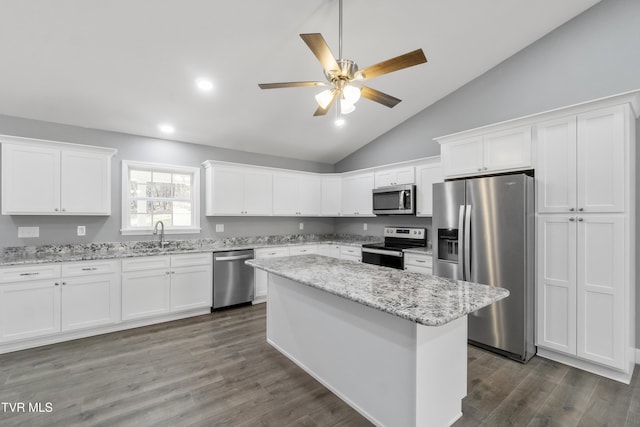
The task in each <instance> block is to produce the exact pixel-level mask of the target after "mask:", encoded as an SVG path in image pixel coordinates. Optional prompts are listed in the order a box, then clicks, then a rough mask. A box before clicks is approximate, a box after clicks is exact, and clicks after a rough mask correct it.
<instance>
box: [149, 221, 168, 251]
mask: <svg viewBox="0 0 640 427" xmlns="http://www.w3.org/2000/svg"><path fill="white" fill-rule="evenodd" d="M158 225H160V248H164V247H165V246H166V245H168V244H169V242H165V240H164V222H162V221H158V222H156V225H155V226H154V227H153V234H158Z"/></svg>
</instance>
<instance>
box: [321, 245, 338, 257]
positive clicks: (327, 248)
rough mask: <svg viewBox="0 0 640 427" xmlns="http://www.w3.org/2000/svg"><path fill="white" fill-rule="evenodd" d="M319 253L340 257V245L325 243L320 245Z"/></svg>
mask: <svg viewBox="0 0 640 427" xmlns="http://www.w3.org/2000/svg"><path fill="white" fill-rule="evenodd" d="M318 254H319V255H324V256H328V257H332V258H340V245H333V244H329V243H323V244H321V245H318Z"/></svg>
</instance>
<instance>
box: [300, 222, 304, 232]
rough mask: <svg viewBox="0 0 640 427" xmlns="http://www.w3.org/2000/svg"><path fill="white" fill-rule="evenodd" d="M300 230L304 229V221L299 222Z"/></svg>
mask: <svg viewBox="0 0 640 427" xmlns="http://www.w3.org/2000/svg"><path fill="white" fill-rule="evenodd" d="M300 230H304V222H301V223H300Z"/></svg>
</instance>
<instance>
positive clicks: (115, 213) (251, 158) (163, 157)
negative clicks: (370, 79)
mask: <svg viewBox="0 0 640 427" xmlns="http://www.w3.org/2000/svg"><path fill="white" fill-rule="evenodd" d="M0 134H4V135H15V136H22V137H28V138H40V139H49V140H55V141H65V142H71V143H77V144H86V145H98V146H103V147H112V148H116V149H117V150H118V154H117V155H116V157H115V158H114V159H113V163H112V180H111V186H112V197H111V211H112V215H111V216H109V217H92V216H73V217H56V216H18V215H16V216H6V215H0V247H7V246H22V245H42V244H52V243H89V242H115V241H121V240H145V239H151V238H153V237H152V236H124V237H123V236H121V234H120V227H121V222H120V209H121V206H122V203H121V198H120V197H121V190H120V188H121V187H120V186H121V183H120V181H121V171H122V160H138V161H145V162H154V163H165V164H173V165H182V166H200V164H201V163H202V162H203V161H205V160H223V161H230V162H239V163H248V164H255V165H261V166H271V167H278V168H287V169H296V170H304V171H311V172H332V171H333V166H332V165H329V164H324V163H314V162H308V161H302V160H292V159H285V158H281V157H275V156H266V155H261V154H254V153H247V152H242V151H235V150H229V149H224V148H217V147H207V146H202V145H195V144H187V143H182V142H175V141H167V140H161V139H153V138H146V137H141V136H135V135H127V134H122V133H115V132H106V131H100V130H95V129H87V128H80V127H75V126H67V125H61V124H56V123H48V122H41V121H35V120H27V119H21V118H16V117H8V116H0ZM201 181H202V183H201V185H202V191H201V193H202V200H201V226H202V232H201V233H200V234H185V235H171V236H170V238H171V239H182V238H184V239H195V238H219V237H235V236H250V235H257V234H259V235H264V234H291V233H331V232H333V226H334V224H333V222H334V221H333V219H331V218H304V219H300V218H220V217H215V218H210V217H206V216H205V214H204V173H202V174H201ZM300 222H304V231H300V230H299V223H300ZM215 224H225V232H224V233H215ZM78 225H85V226H86V227H87V235H86V236H83V237H78V236H76V226H78ZM28 226H39V227H40V237H38V238H31V239H18V227H28Z"/></svg>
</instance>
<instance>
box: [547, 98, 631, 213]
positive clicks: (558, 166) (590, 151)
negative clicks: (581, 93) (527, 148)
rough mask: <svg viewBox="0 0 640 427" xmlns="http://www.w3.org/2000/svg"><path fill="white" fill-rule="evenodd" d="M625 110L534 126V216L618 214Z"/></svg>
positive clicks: (621, 209) (621, 197)
mask: <svg viewBox="0 0 640 427" xmlns="http://www.w3.org/2000/svg"><path fill="white" fill-rule="evenodd" d="M625 114H626V113H625V110H624V108H623V107H614V108H607V109H604V110H598V111H594V112H590V113H585V114H581V115H578V116H570V117H565V118H562V119H556V120H551V121H548V122H544V123H540V124H539V125H537V126H536V144H537V151H538V158H537V163H538V164H537V168H536V178H537V207H538V212H542V213H556V212H624V209H625V202H624V197H625V196H624V195H625V191H626V190H625V182H626V181H625V154H624V153H625V138H626V136H625Z"/></svg>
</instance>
